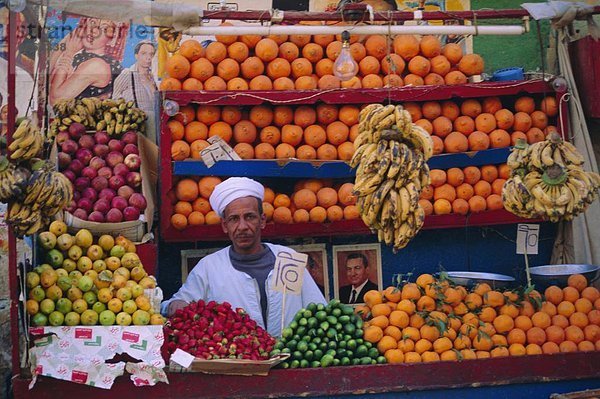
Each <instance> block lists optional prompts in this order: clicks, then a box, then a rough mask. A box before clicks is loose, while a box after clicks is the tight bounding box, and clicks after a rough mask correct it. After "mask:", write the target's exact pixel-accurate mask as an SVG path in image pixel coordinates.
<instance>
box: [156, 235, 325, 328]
mask: <svg viewBox="0 0 600 399" xmlns="http://www.w3.org/2000/svg"><path fill="white" fill-rule="evenodd" d="M265 245H267V246H268V247H269V248H270V249H271V251H273V253H274V254H275V256H277V254H278V253H279V252H281V251H287V252H292V253H293V252H295V251H294V250H293V249H290V248H288V247H284V246H282V245H275V244H269V243H266V244H265ZM272 274H273V271H271V273H269V276H268V277H267V281H266V291H267V300H268V303H267V326H268V329H267V331H268V333H269V334H271V335H272V336H274V337H279V336H281V316H282V302H283V294H282V293H281V292H279V291H274V290H273V289H272V288H271V285H272V281H271V278H272ZM303 275H304V281H303V284H302V293H301V294H300V295H294V294H290V293H289V292H288V293H287V294H286V298H285V312H283V313H284V327H285V326H288V325H289V324H290V323H291V322H292V320H293V319H294V316H295V315H296V313H297V312H298V310H300V309H301V308H304V307H306V306H307V305H308V304H309V303H311V302H314V303H326V301H325V298H324V297H323V294H322V293H321V291H320V290H319V287H317V284H316V283H315V282H314V280H313V279H312V277H311V275H310V273H303ZM175 299H179V300H183V301H186V302H188V303H189V302H192V301H198V300H200V299H203V300H204V301H216V302H225V301H227V302H229V303H230V304H231V306H232V308H234V309H235V308H238V307H239V308H243V309H244V310H246V312H247V313H248V315H249V316H250V317H251V318H252V319H253V320H255V321H256V323H257V324H258V325H260V326H261V327H263V328H264V327H265V326H264V323H263V319H262V312H261V306H260V292H259V287H258V283H257V282H256V280H255V279H253V278H252V277H250V276H249V275H248V274H246V273H244V272H240V271H238V270H236V269H235V268H234V267H233V265H232V264H231V261H230V259H229V247H226V248H223V249H221V250H220V251H217V252H215V253H212V254H210V255H207V256H205V257H204V258H202V259H201V260H200V261H199V262H198V264H197V265H196V266H195V267H194V268H193V269H192V272H191V273H190V275H189V276H188V278H187V280H186V281H185V283H184V284H183V285H182V286H181V288H180V289H179V291H177V293H175V295H173V297H172V298H171V299H169V300H168V301H164V302H163V303H162V305H161V311H162V313H163V314H165V313H166V310H167V307H168V306H169V303H170V302H171V301H172V300H175Z"/></svg>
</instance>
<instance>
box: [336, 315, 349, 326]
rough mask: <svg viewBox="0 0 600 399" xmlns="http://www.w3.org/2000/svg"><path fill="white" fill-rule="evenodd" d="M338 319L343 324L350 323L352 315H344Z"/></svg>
mask: <svg viewBox="0 0 600 399" xmlns="http://www.w3.org/2000/svg"><path fill="white" fill-rule="evenodd" d="M338 321H339V322H340V323H342V324H348V323H350V316H348V315H342V316H340V317H338Z"/></svg>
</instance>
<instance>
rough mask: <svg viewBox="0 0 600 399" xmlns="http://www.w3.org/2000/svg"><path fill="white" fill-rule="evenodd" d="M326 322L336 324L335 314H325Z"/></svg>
mask: <svg viewBox="0 0 600 399" xmlns="http://www.w3.org/2000/svg"><path fill="white" fill-rule="evenodd" d="M327 322H328V323H329V324H331V325H335V324H337V322H338V321H337V317H335V316H327Z"/></svg>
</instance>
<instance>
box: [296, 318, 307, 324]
mask: <svg viewBox="0 0 600 399" xmlns="http://www.w3.org/2000/svg"><path fill="white" fill-rule="evenodd" d="M307 324H308V320H307V319H306V318H304V317H302V318H301V319H300V320H298V325H300V326H305V325H307Z"/></svg>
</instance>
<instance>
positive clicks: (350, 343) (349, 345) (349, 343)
mask: <svg viewBox="0 0 600 399" xmlns="http://www.w3.org/2000/svg"><path fill="white" fill-rule="evenodd" d="M356 346H357V345H356V340H355V339H350V340H348V341H347V342H346V347H347V348H348V349H350V350H354V349H356Z"/></svg>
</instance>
